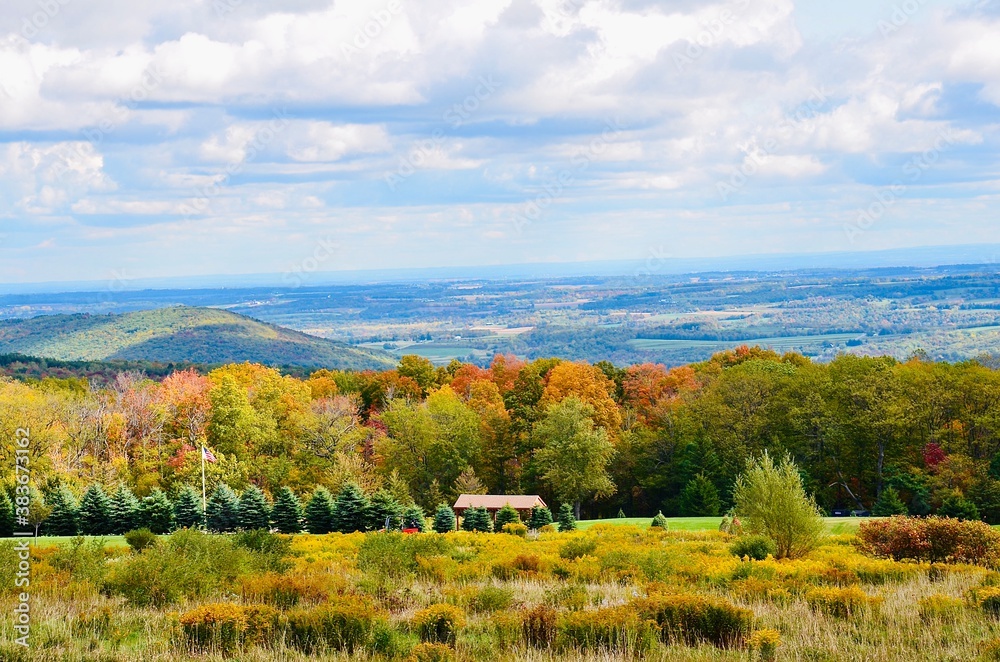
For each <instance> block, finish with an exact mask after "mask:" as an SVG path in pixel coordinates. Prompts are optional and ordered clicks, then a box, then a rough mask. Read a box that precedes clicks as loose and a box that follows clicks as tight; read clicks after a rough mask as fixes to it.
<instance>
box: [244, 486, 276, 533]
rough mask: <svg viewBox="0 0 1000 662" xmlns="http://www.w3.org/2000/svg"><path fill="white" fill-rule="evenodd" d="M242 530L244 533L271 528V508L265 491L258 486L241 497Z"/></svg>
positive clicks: (251, 488)
mask: <svg viewBox="0 0 1000 662" xmlns="http://www.w3.org/2000/svg"><path fill="white" fill-rule="evenodd" d="M240 528H241V529H243V530H244V531H256V530H257V529H270V528H271V507H270V504H268V502H267V496H266V495H265V494H264V491H263V490H261V489H260V488H259V487H257V486H256V485H251V486H250V487H248V488H247V489H245V490H243V494H241V495H240Z"/></svg>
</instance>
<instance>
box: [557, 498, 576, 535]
mask: <svg viewBox="0 0 1000 662" xmlns="http://www.w3.org/2000/svg"><path fill="white" fill-rule="evenodd" d="M556 521H558V522H559V530H560V531H576V517H575V516H574V515H573V506H572V505H570V504H568V503H564V504H563V505H561V506H559V516H558V517H557V518H556Z"/></svg>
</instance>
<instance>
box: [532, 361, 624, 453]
mask: <svg viewBox="0 0 1000 662" xmlns="http://www.w3.org/2000/svg"><path fill="white" fill-rule="evenodd" d="M613 393H614V383H613V382H612V381H611V380H610V379H608V378H607V377H606V376H605V375H604V373H603V372H601V371H600V370H599V369H597V368H595V367H594V366H592V365H589V364H587V363H570V362H568V361H567V362H563V363H560V364H559V365H557V366H556V367H554V368H552V370H551V371H549V375H548V379H547V380H546V383H545V391H544V392H543V393H542V401H541V404H542V406H543V407H548V406H551V405H553V404H556V403H559V402H562V401H563V400H565V399H566V398H568V397H570V396H573V397H575V398H577V399H579V400H580V401H581V402H583V403H585V404H587V405H589V406H590V407H591V408H592V409H593V420H594V423H595V424H596V425H598V426H599V427H602V428H604V429H605V430H606V431H607V433H608V435H609V436H611V437H617V435H618V429H619V428H620V427H621V423H622V415H621V411H619V409H618V404H617V403H616V402H615V400H614V397H613Z"/></svg>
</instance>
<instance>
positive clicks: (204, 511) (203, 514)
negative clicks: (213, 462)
mask: <svg viewBox="0 0 1000 662" xmlns="http://www.w3.org/2000/svg"><path fill="white" fill-rule="evenodd" d="M206 517H208V500H207V499H206V498H205V447H204V446H202V447H201V522H202V524H201V525H202V528H204V527H205V526H207V525H208V522H206V521H205V518H206Z"/></svg>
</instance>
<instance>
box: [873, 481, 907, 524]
mask: <svg viewBox="0 0 1000 662" xmlns="http://www.w3.org/2000/svg"><path fill="white" fill-rule="evenodd" d="M906 513H907V510H906V504H905V503H903V500H902V499H900V498H899V492H897V491H896V490H895V489H894V488H892V487H886V488H885V489H884V490H882V494H879V495H878V499H876V500H875V503H874V504H873V505H872V515H875V516H876V517H891V516H893V515H905V514H906Z"/></svg>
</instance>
